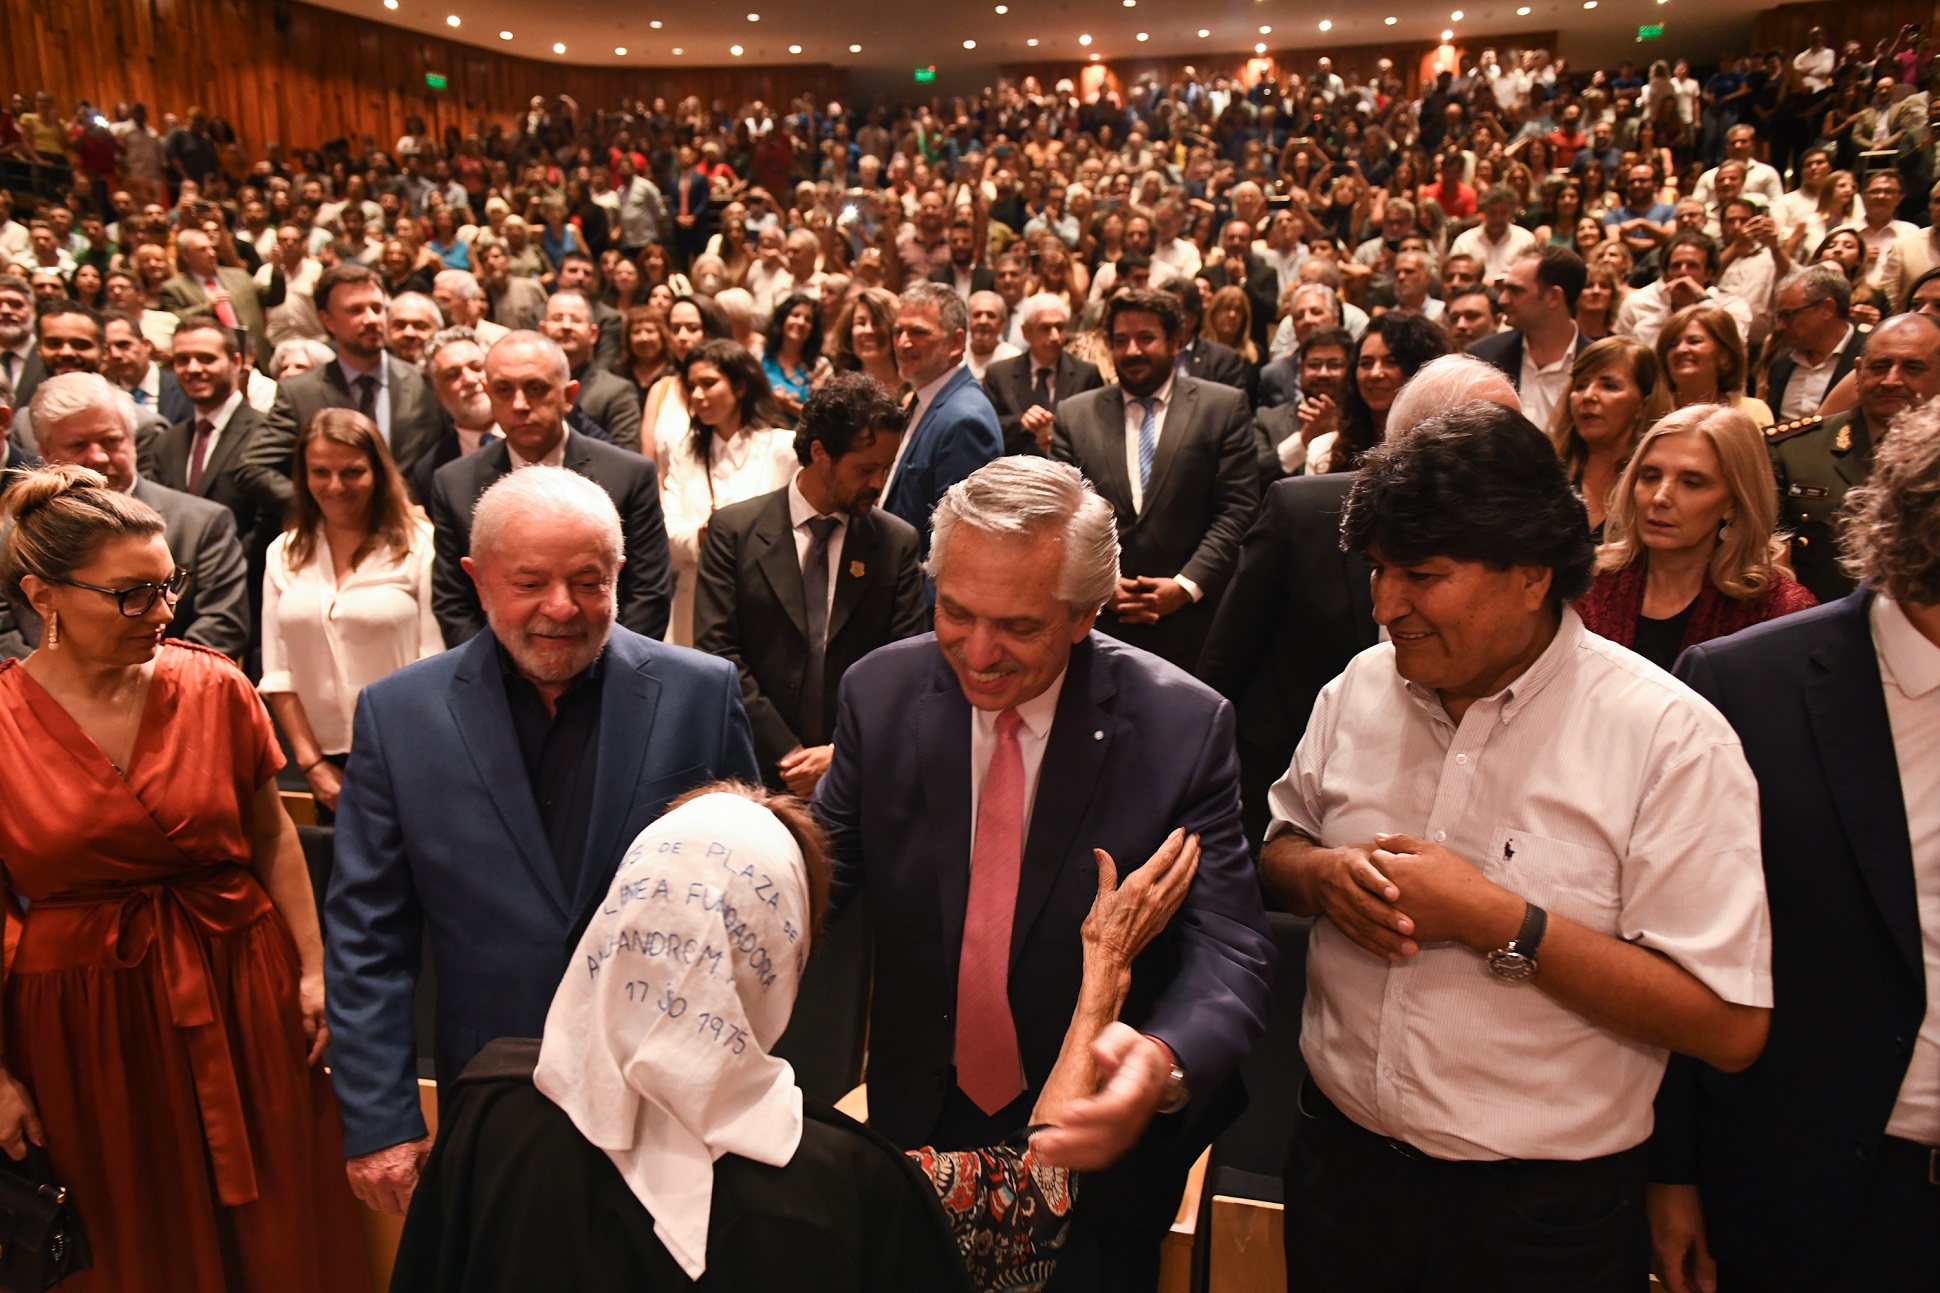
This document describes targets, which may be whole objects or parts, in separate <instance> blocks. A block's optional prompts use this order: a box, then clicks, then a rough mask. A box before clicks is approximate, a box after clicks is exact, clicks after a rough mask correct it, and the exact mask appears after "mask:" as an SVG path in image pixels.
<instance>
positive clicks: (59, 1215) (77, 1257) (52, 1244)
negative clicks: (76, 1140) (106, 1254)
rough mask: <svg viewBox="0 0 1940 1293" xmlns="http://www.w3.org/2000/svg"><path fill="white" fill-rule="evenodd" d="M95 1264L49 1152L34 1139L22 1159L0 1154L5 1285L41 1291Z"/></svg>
mask: <svg viewBox="0 0 1940 1293" xmlns="http://www.w3.org/2000/svg"><path fill="white" fill-rule="evenodd" d="M92 1265H94V1251H93V1249H91V1248H90V1247H89V1246H88V1232H87V1229H86V1228H85V1227H84V1226H82V1224H81V1218H80V1216H79V1215H78V1214H77V1213H76V1212H75V1211H74V1203H73V1201H72V1199H71V1198H70V1197H69V1195H68V1192H67V1188H66V1187H65V1186H63V1185H61V1184H59V1183H58V1182H56V1181H55V1180H54V1166H53V1164H52V1163H50V1162H49V1161H48V1159H47V1151H46V1150H44V1149H42V1148H41V1147H40V1146H38V1145H35V1144H33V1143H32V1142H29V1143H28V1145H27V1157H26V1158H25V1159H24V1160H23V1161H21V1162H18V1163H16V1162H14V1161H13V1160H12V1159H10V1158H0V1290H4V1293H41V1290H43V1289H50V1288H53V1287H54V1286H55V1285H56V1284H59V1283H60V1282H61V1281H62V1280H64V1279H66V1278H67V1277H68V1276H69V1275H72V1274H73V1273H75V1272H76V1271H84V1270H86V1269H88V1267H90V1266H92Z"/></svg>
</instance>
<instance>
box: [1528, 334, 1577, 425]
mask: <svg viewBox="0 0 1940 1293" xmlns="http://www.w3.org/2000/svg"><path fill="white" fill-rule="evenodd" d="M1580 340H1582V335H1581V334H1580V333H1578V332H1577V330H1576V325H1575V324H1574V323H1572V324H1570V343H1569V345H1568V346H1566V347H1564V348H1563V353H1562V354H1561V355H1558V356H1557V358H1556V362H1555V363H1553V364H1539V363H1537V362H1536V357H1535V355H1534V354H1533V353H1531V351H1530V349H1529V338H1527V337H1524V338H1523V339H1522V380H1521V381H1520V382H1518V383H1517V385H1516V393H1517V395H1519V396H1520V397H1521V399H1522V415H1523V416H1524V417H1526V418H1528V419H1529V420H1530V421H1531V422H1534V423H1535V424H1536V425H1537V426H1539V427H1547V426H1548V425H1549V415H1550V413H1552V412H1553V411H1554V410H1555V408H1556V405H1557V404H1558V403H1560V402H1561V401H1562V398H1563V396H1564V395H1566V394H1568V392H1569V388H1570V364H1571V363H1572V362H1573V361H1574V360H1575V359H1576V346H1577V343H1578V342H1579V341H1580Z"/></svg>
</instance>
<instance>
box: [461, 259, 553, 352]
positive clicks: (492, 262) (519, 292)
mask: <svg viewBox="0 0 1940 1293" xmlns="http://www.w3.org/2000/svg"><path fill="white" fill-rule="evenodd" d="M478 281H479V283H480V285H481V286H483V287H484V289H485V295H486V296H487V297H488V298H489V299H490V300H491V303H492V312H491V317H492V322H493V323H496V324H498V325H499V326H500V327H501V328H510V329H511V330H512V331H514V332H520V331H524V330H528V329H536V328H538V326H539V320H540V319H542V318H544V317H545V314H546V289H545V288H543V287H541V286H540V285H539V284H538V283H537V282H536V281H534V280H533V279H529V278H514V277H513V276H512V258H511V257H510V256H508V255H506V254H505V248H504V246H503V245H502V244H500V243H495V242H494V243H488V244H486V245H485V246H484V247H483V248H481V249H480V250H479V253H478Z"/></svg>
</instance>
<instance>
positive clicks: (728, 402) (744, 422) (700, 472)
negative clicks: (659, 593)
mask: <svg viewBox="0 0 1940 1293" xmlns="http://www.w3.org/2000/svg"><path fill="white" fill-rule="evenodd" d="M682 384H683V387H684V390H685V394H686V398H687V407H688V408H689V409H690V410H692V412H693V421H692V424H691V429H690V430H689V432H688V434H687V436H686V437H685V438H683V439H682V440H680V441H679V442H678V443H675V444H671V445H668V446H667V448H666V453H665V455H664V456H663V457H662V458H661V460H660V508H661V511H663V512H664V513H666V518H667V546H668V548H669V549H670V550H671V551H672V554H673V559H674V613H673V619H672V621H671V622H670V623H669V624H668V627H667V640H668V641H669V642H674V643H677V644H679V645H681V646H692V645H693V644H694V573H695V571H696V570H697V569H698V568H699V566H700V555H701V542H702V540H703V539H704V538H705V537H706V535H707V522H708V520H709V519H710V518H711V517H712V516H713V515H714V512H715V510H716V509H717V508H722V507H726V506H727V505H728V504H730V503H739V502H740V501H742V500H743V499H748V498H755V497H758V496H759V495H762V494H767V493H771V492H772V491H774V490H777V489H780V488H781V487H782V486H783V485H786V484H787V483H788V482H789V481H790V480H793V479H794V477H795V468H796V466H797V463H796V460H795V433H794V432H793V431H791V430H789V429H788V428H786V427H781V426H777V425H776V424H777V423H779V422H780V421H781V420H782V418H781V409H780V408H779V407H778V406H777V405H776V403H775V397H774V393H773V392H772V391H770V390H769V388H768V377H767V374H765V373H763V372H762V371H761V365H760V364H759V363H758V362H756V360H755V358H754V356H753V355H751V354H749V353H748V352H747V350H746V349H745V348H744V347H742V346H740V345H739V344H737V343H735V342H732V341H703V342H701V343H700V344H699V345H697V346H695V347H694V348H693V349H692V350H691V351H689V352H688V354H687V363H686V367H685V369H684V376H683V378H682Z"/></svg>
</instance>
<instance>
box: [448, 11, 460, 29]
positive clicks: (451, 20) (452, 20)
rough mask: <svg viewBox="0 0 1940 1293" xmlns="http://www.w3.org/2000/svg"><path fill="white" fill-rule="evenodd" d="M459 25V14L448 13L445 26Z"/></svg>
mask: <svg viewBox="0 0 1940 1293" xmlns="http://www.w3.org/2000/svg"><path fill="white" fill-rule="evenodd" d="M457 25H458V15H457V14H455V13H454V14H450V15H447V16H446V18H445V26H447V27H456V26H457Z"/></svg>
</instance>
